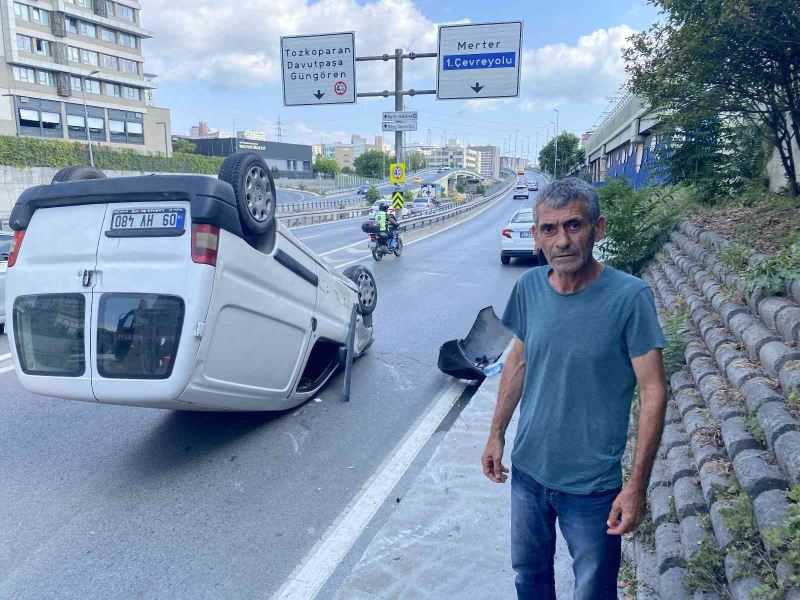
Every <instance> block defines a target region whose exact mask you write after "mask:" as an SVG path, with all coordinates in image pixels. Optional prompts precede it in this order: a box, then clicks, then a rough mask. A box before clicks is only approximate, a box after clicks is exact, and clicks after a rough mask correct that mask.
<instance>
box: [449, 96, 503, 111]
mask: <svg viewBox="0 0 800 600" xmlns="http://www.w3.org/2000/svg"><path fill="white" fill-rule="evenodd" d="M514 102H515V100H514V99H513V98H475V99H474V100H467V101H466V102H465V103H464V106H463V111H466V112H477V113H480V112H494V111H498V110H500V109H501V108H503V107H504V106H508V105H509V104H513V103H514ZM459 112H462V111H459Z"/></svg>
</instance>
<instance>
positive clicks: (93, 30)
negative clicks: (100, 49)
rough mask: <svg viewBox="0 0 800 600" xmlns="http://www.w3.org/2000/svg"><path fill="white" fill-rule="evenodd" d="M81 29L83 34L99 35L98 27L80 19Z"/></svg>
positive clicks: (89, 35) (92, 36) (91, 36)
mask: <svg viewBox="0 0 800 600" xmlns="http://www.w3.org/2000/svg"><path fill="white" fill-rule="evenodd" d="M80 30H81V35H85V36H86V37H90V38H96V37H97V27H95V26H94V24H93V23H87V22H86V21H80Z"/></svg>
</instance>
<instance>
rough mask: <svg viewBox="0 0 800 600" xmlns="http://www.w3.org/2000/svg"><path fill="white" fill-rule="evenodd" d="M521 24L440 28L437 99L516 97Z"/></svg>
mask: <svg viewBox="0 0 800 600" xmlns="http://www.w3.org/2000/svg"><path fill="white" fill-rule="evenodd" d="M521 55H522V21H511V22H506V23H478V24H474V25H441V26H440V27H439V57H438V61H439V66H438V68H437V70H436V99H437V100H464V99H472V98H513V97H516V96H519V63H520V57H521Z"/></svg>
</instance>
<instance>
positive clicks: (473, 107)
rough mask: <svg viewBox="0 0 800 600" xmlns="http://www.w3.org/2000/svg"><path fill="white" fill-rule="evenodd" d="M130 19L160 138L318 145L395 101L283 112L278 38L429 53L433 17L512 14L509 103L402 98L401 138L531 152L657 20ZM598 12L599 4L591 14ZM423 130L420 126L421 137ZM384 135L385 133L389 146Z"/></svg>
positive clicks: (564, 14) (234, 6)
mask: <svg viewBox="0 0 800 600" xmlns="http://www.w3.org/2000/svg"><path fill="white" fill-rule="evenodd" d="M141 6H142V26H143V27H144V28H145V29H147V30H149V31H150V32H151V33H152V34H153V38H152V39H149V40H145V42H144V44H143V52H144V57H145V66H146V71H147V72H148V73H155V74H157V75H158V80H157V81H158V86H159V87H158V90H157V92H156V104H157V105H158V106H164V107H167V108H170V109H171V111H172V132H173V133H174V134H188V133H189V127H191V126H192V125H195V124H197V122H198V121H201V120H203V121H206V122H207V123H208V124H209V125H210V126H212V127H216V128H219V129H225V130H233V129H236V130H243V129H247V130H257V131H264V132H266V134H267V139H269V140H277V139H278V137H277V136H278V129H279V128H278V121H279V120H280V124H281V125H280V131H281V141H284V142H294V143H304V144H318V143H320V142H324V143H331V142H349V141H350V136H351V134H353V133H358V134H359V135H362V136H364V137H366V138H367V139H369V140H371V139H372V138H373V137H374V136H375V135H381V112H382V111H384V110H393V109H394V98H393V97H391V98H388V99H387V98H359V99H358V103H357V104H355V105H332V106H315V107H285V106H283V94H282V88H281V63H280V51H279V47H280V36H282V35H298V34H316V33H328V32H337V31H354V32H355V42H356V51H357V54H358V55H364V54H383V53H384V52H389V53H392V52H393V51H394V49H395V48H403V49H404V50H405V51H406V52H412V51H413V52H435V51H436V39H437V26H438V25H440V24H445V23H482V22H492V21H512V20H513V21H517V20H521V21H523V23H524V25H523V53H522V58H521V61H520V68H521V81H522V85H521V91H520V96H519V97H518V98H506V99H486V100H448V101H445V100H443V101H436V100H435V97H434V96H416V97H414V98H408V97H407V98H406V105H405V108H406V110H416V111H418V112H419V130H418V131H416V132H411V133H409V134H407V139H406V143H413V142H423V143H425V142H427V141H428V136H429V135H430V141H431V142H432V143H434V144H435V143H441V142H442V141H443V140H444V139H445V135H446V136H447V139H454V138H456V139H459V140H460V141H462V142H465V143H468V144H471V145H483V144H494V145H497V146H500V147H501V148H503V147H504V146H506V145H507V144H510V145H511V148H513V146H514V144H515V143H516V144H518V146H517V153H518V155H520V156H525V155H526V153H527V152H530V156H531V157H533V156H535V151H536V148H537V142H538V147H539V148H540V147H541V146H542V145H543V144H544V142H545V141H546V140H547V139H548V137H549V136H550V135H552V131H553V124H552V123H551V122H552V121H555V120H556V113H555V112H554V110H553V109H557V110H558V111H559V113H558V121H559V122H558V125H559V131H564V130H567V131H571V132H573V133H575V134H576V135H580V134H581V133H582V132H584V131H587V130H588V129H590V128H591V127H592V125H593V124H594V123H595V122H596V120H597V118H598V116H599V115H600V114H601V113H602V112H603V110H604V109H605V107H606V106H607V104H608V102H609V98H611V97H613V96H614V95H615V93H616V92H617V90H618V89H619V87H620V85H621V84H622V83H624V81H625V80H626V75H625V70H624V62H623V60H622V57H621V49H622V48H623V47H624V46H625V45H626V43H627V42H626V40H627V38H628V37H629V36H630V35H631V34H633V33H635V32H637V31H641V30H644V29H646V28H647V27H649V26H650V24H651V23H653V22H654V21H655V20H656V19H657V18H658V14H657V12H656V11H655V9H654V8H653V7H652V6H650V5H649V4H648V3H647V2H646V0H605V1H604V2H602V3H599V2H597V1H596V0H532V1H530V0H528V1H520V0H518V1H516V2H509V1H506V2H502V1H500V2H497V1H495V2H487V1H486V0H483V1H479V0H458V1H457V2H456V1H455V0H362V1H357V0H316V1H309V0H247V2H238V1H235V0H229V1H228V2H220V1H219V0H141ZM601 7H602V8H601ZM393 69H394V64H393V62H392V61H390V62H387V63H383V62H366V63H365V62H361V63H358V65H357V86H358V91H359V92H365V91H380V90H383V89H389V88H393V86H394V81H393V78H394V75H393ZM404 75H405V86H404V87H406V88H409V87H415V88H417V89H422V88H434V87H435V81H436V60H435V59H419V60H416V61H408V60H407V61H405V65H404ZM429 131H430V133H429ZM391 136H392V134H391V133H389V134H386V135H385V141H388V142H389V143H393V140H392V139H391Z"/></svg>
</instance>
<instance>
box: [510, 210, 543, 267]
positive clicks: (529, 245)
mask: <svg viewBox="0 0 800 600" xmlns="http://www.w3.org/2000/svg"><path fill="white" fill-rule="evenodd" d="M532 226H533V210H532V209H530V208H521V209H519V210H518V211H517V212H516V213H514V216H513V217H511V220H510V221H509V223H508V225H506V228H505V229H503V231H502V234H501V235H502V237H501V239H500V262H501V263H503V264H504V265H507V264H509V263H510V262H511V259H512V258H525V257H527V258H530V257H533V256H536V260H537V262H538V263H539V264H540V265H544V264H547V261H546V260H545V258H544V253H542V251H541V250H538V251H537V249H536V244H535V242H534V239H533V235H532V233H531V227H532Z"/></svg>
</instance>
